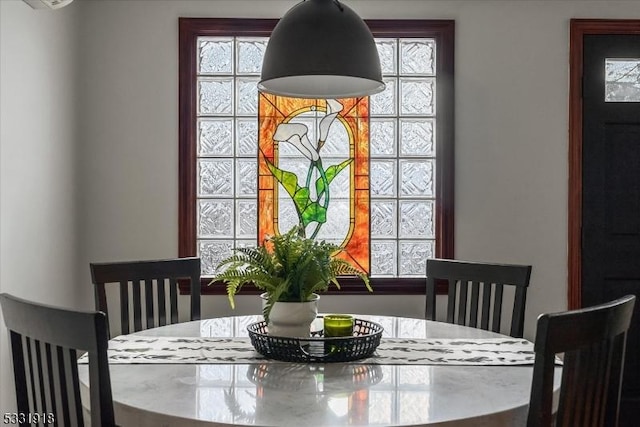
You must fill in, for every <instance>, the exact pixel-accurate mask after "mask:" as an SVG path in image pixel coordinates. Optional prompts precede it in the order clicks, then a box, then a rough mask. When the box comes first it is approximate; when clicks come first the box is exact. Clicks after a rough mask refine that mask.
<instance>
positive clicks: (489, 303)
mask: <svg viewBox="0 0 640 427" xmlns="http://www.w3.org/2000/svg"><path fill="white" fill-rule="evenodd" d="M530 277H531V266H530V265H512V264H490V263H481V262H469V261H459V260H451V259H438V258H434V259H428V260H427V302H426V305H427V307H426V319H427V320H436V283H438V282H439V281H446V283H447V284H448V299H447V317H446V321H447V322H448V323H456V324H458V325H465V326H471V327H474V328H477V327H479V328H482V329H485V330H489V329H491V331H493V332H500V328H501V320H502V305H503V300H504V299H505V298H504V288H505V286H512V287H513V288H514V291H515V292H514V296H513V309H512V313H511V328H510V332H509V335H511V336H512V337H517V338H521V337H522V334H523V332H524V311H525V306H526V300H527V288H528V286H529V278H530Z"/></svg>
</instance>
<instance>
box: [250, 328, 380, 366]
mask: <svg viewBox="0 0 640 427" xmlns="http://www.w3.org/2000/svg"><path fill="white" fill-rule="evenodd" d="M247 331H248V332H249V337H250V338H251V344H252V345H253V348H255V349H256V351H257V352H258V353H260V354H262V355H263V356H265V357H267V358H269V359H276V360H283V361H286V362H301V363H330V362H349V361H352V360H358V359H363V358H365V357H369V356H371V355H372V354H373V353H374V352H375V351H376V348H378V345H380V338H381V337H382V331H383V328H382V326H381V325H379V324H377V323H375V322H370V321H368V320H363V319H354V322H353V336H348V337H336V338H334V337H331V338H325V337H324V336H323V335H322V332H316V333H314V334H313V336H311V337H309V338H293V337H279V336H273V335H269V331H268V328H267V323H266V322H264V321H261V322H255V323H252V324H250V325H249V326H247Z"/></svg>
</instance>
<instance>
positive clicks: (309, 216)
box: [302, 202, 327, 227]
mask: <svg viewBox="0 0 640 427" xmlns="http://www.w3.org/2000/svg"><path fill="white" fill-rule="evenodd" d="M312 222H318V223H320V224H324V223H325V222H327V208H325V207H324V206H320V205H319V204H318V202H312V203H309V205H308V206H307V207H306V208H305V210H304V211H302V224H303V225H304V226H305V227H306V226H307V225H309V224H311V223H312Z"/></svg>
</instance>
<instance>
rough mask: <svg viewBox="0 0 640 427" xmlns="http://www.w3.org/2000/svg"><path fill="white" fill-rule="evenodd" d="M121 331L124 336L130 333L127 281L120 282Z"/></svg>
mask: <svg viewBox="0 0 640 427" xmlns="http://www.w3.org/2000/svg"><path fill="white" fill-rule="evenodd" d="M96 309H97V310H99V308H97V307H96ZM120 330H121V331H122V334H123V335H127V334H128V333H129V282H128V281H126V280H122V281H120Z"/></svg>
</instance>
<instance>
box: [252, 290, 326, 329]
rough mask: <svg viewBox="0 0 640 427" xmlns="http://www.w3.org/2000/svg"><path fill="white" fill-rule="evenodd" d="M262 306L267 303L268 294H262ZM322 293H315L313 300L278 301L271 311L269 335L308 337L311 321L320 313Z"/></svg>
mask: <svg viewBox="0 0 640 427" xmlns="http://www.w3.org/2000/svg"><path fill="white" fill-rule="evenodd" d="M260 298H262V307H263V308H264V305H265V303H266V294H262V295H260ZM319 299H320V295H318V294H313V297H312V300H311V301H306V302H276V303H275V304H273V307H272V308H271V313H269V324H268V327H269V335H274V336H280V337H308V336H309V331H310V329H311V322H313V320H314V319H315V318H316V317H317V315H318V300H319Z"/></svg>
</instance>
